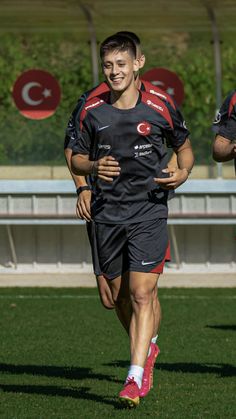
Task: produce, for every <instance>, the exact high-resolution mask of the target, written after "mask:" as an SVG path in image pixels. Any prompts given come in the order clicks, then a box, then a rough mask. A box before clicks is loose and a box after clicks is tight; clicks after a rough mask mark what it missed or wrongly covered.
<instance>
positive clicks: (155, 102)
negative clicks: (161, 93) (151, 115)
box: [141, 92, 174, 128]
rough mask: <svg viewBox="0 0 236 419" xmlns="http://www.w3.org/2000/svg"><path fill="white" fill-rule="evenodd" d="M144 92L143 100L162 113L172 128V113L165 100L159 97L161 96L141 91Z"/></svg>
mask: <svg viewBox="0 0 236 419" xmlns="http://www.w3.org/2000/svg"><path fill="white" fill-rule="evenodd" d="M141 94H142V99H141V100H142V102H143V103H145V104H146V105H148V106H149V107H150V108H152V109H154V110H155V111H156V112H157V113H159V114H161V115H162V117H163V118H165V119H166V121H167V122H168V123H169V125H170V126H171V128H174V125H173V121H172V118H171V115H170V112H169V110H168V108H167V106H166V105H165V103H164V102H163V100H161V99H159V97H157V96H154V95H153V94H151V93H148V92H141Z"/></svg>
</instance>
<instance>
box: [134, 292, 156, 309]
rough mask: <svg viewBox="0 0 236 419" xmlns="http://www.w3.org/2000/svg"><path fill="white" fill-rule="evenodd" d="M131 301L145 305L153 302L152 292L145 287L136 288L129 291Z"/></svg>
mask: <svg viewBox="0 0 236 419" xmlns="http://www.w3.org/2000/svg"><path fill="white" fill-rule="evenodd" d="M130 297H131V301H132V303H133V304H136V305H138V306H145V305H148V304H151V303H152V302H153V292H152V291H149V290H145V289H138V290H135V291H132V292H131V295H130Z"/></svg>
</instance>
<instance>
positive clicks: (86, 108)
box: [85, 100, 104, 111]
mask: <svg viewBox="0 0 236 419" xmlns="http://www.w3.org/2000/svg"><path fill="white" fill-rule="evenodd" d="M103 102H104V100H98V101H97V102H95V103H92V104H91V105H88V106H86V107H85V110H86V111H87V110H88V109H90V108H94V106H97V105H99V103H103Z"/></svg>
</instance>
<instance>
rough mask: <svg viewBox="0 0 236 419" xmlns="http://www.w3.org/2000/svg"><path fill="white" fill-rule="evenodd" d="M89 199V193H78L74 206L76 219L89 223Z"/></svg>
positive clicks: (90, 194)
mask: <svg viewBox="0 0 236 419" xmlns="http://www.w3.org/2000/svg"><path fill="white" fill-rule="evenodd" d="M91 197H92V192H91V191H82V192H80V194H79V196H78V199H77V205H76V215H77V217H78V218H81V219H82V220H86V221H91V209H90V208H91Z"/></svg>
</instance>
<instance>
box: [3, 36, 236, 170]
mask: <svg viewBox="0 0 236 419" xmlns="http://www.w3.org/2000/svg"><path fill="white" fill-rule="evenodd" d="M178 41H179V42H176V39H175V42H172V43H171V42H168V39H167V40H166V48H165V49H164V48H163V47H159V46H158V45H156V44H155V45H154V43H151V42H150V44H149V45H148V46H147V48H146V51H145V53H146V59H147V60H146V63H147V64H146V66H145V71H146V70H148V69H150V68H153V67H166V68H169V69H170V70H172V71H175V72H177V74H178V75H179V76H180V78H181V79H182V80H183V82H184V86H185V101H184V104H183V107H182V111H183V114H184V117H185V119H186V122H187V125H188V128H189V129H190V132H191V138H192V143H193V148H194V152H195V157H196V161H197V163H201V164H208V163H212V160H211V142H212V138H213V134H212V131H211V123H212V120H213V118H214V114H215V111H216V103H215V73H214V57H213V48H212V46H210V45H208V44H207V43H204V42H201V43H197V44H196V43H195V44H193V45H191V40H189V39H185V38H184V39H180V40H178ZM234 60H235V55H234V47H233V46H224V48H222V63H223V92H222V97H225V96H226V94H227V93H228V92H229V91H230V90H232V89H234V88H235V64H234ZM32 68H39V69H44V70H46V71H49V72H50V73H51V74H53V75H54V76H55V77H56V78H57V80H58V81H59V83H60V86H61V90H62V99H61V103H60V105H59V107H58V108H57V110H56V113H55V114H54V115H53V116H52V117H50V118H48V119H45V120H41V121H33V120H30V119H26V118H24V117H23V116H22V115H21V114H20V113H19V111H18V110H17V108H16V106H15V104H14V102H13V99H12V95H11V92H12V87H13V85H14V82H15V80H16V79H17V77H18V76H19V75H20V74H21V73H22V72H23V71H26V70H29V69H32ZM0 72H1V76H2V77H1V80H0V105H1V112H0V126H1V131H0V164H2V165H3V164H4V165H8V164H14V165H15V164H64V157H63V142H64V131H65V127H66V124H67V121H68V118H69V115H70V112H71V111H72V109H73V107H74V106H75V103H76V100H77V98H78V97H79V96H80V95H81V94H82V93H83V92H84V91H86V90H88V89H90V88H91V87H92V71H91V63H90V48H89V46H88V44H85V43H84V44H78V43H76V42H75V40H70V39H64V38H62V37H60V36H58V37H55V36H54V37H49V38H47V37H46V36H45V35H44V36H43V37H42V36H40V35H34V36H32V37H31V38H29V37H26V36H23V35H22V36H18V37H17V38H16V37H15V36H13V35H12V36H11V35H5V36H2V39H1V44H0ZM101 80H102V78H101Z"/></svg>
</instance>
